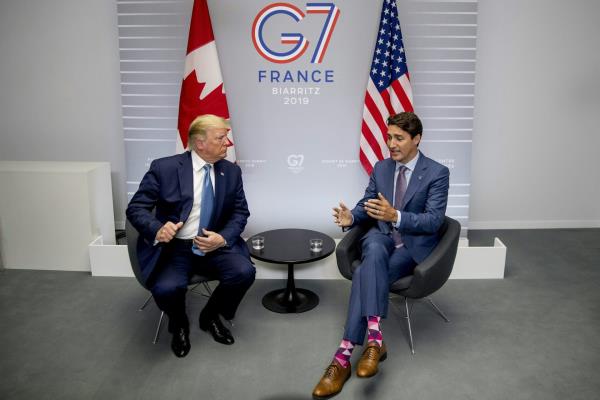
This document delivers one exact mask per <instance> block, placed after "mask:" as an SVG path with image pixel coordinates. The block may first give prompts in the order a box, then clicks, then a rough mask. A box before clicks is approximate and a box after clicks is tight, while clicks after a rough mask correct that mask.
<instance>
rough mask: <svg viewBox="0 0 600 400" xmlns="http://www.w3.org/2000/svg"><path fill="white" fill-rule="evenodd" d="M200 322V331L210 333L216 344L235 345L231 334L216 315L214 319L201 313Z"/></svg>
mask: <svg viewBox="0 0 600 400" xmlns="http://www.w3.org/2000/svg"><path fill="white" fill-rule="evenodd" d="M199 322H200V329H202V330H203V331H205V332H206V331H208V332H210V334H211V335H212V337H213V339H215V341H216V342H219V343H223V344H227V345H229V344H233V342H234V340H233V336H232V335H231V332H230V331H229V329H227V328H226V327H225V325H223V323H222V322H221V319H220V318H219V316H218V315H215V316H214V317H206V316H204V315H203V314H202V313H200V318H199Z"/></svg>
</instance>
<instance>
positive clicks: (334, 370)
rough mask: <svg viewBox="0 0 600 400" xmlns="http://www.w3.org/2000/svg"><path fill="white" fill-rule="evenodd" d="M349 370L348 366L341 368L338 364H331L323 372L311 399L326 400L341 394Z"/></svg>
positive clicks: (348, 375) (348, 376)
mask: <svg viewBox="0 0 600 400" xmlns="http://www.w3.org/2000/svg"><path fill="white" fill-rule="evenodd" d="M350 369H351V368H350V366H349V365H348V368H342V366H341V365H339V364H338V363H336V362H332V363H331V364H330V365H329V366H328V367H327V369H326V370H325V373H324V374H323V377H322V378H321V380H320V381H319V383H317V386H315V390H313V398H314V399H328V398H330V397H332V396H335V395H336V394H338V393H339V392H341V391H342V388H343V387H344V383H346V381H347V380H348V378H350V372H351V371H350Z"/></svg>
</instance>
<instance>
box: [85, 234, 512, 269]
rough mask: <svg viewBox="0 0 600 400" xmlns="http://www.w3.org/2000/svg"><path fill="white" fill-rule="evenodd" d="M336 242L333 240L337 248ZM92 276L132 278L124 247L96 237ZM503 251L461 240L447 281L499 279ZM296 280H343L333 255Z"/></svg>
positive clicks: (498, 243) (497, 244)
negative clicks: (109, 243) (106, 243)
mask: <svg viewBox="0 0 600 400" xmlns="http://www.w3.org/2000/svg"><path fill="white" fill-rule="evenodd" d="M337 243H339V239H336V244H337ZM89 250H90V263H91V270H92V275H93V276H133V273H132V270H131V264H130V263H129V254H128V252H127V246H125V245H120V246H119V245H102V237H101V236H99V237H98V238H96V240H94V241H93V242H92V243H90V245H89ZM505 260H506V247H505V246H504V244H503V243H502V242H501V241H500V239H498V238H496V240H495V241H494V246H493V247H469V244H468V240H467V239H465V238H462V239H460V241H459V246H458V252H457V255H456V261H455V263H454V269H453V271H452V275H450V279H502V278H504V264H505ZM255 263H256V278H257V279H286V278H287V265H286V264H270V263H265V262H262V261H255ZM294 276H295V278H296V279H344V278H343V277H342V275H341V274H340V272H339V271H338V268H337V261H336V258H335V253H334V254H331V255H330V256H328V257H326V258H324V259H322V260H319V261H317V262H314V263H307V264H297V265H296V266H295V267H294Z"/></svg>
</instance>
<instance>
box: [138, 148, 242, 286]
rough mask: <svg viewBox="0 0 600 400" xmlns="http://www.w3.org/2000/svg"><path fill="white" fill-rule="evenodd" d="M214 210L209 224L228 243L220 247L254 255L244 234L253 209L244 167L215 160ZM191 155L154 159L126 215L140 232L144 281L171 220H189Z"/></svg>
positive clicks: (191, 199)
mask: <svg viewBox="0 0 600 400" xmlns="http://www.w3.org/2000/svg"><path fill="white" fill-rule="evenodd" d="M214 170H215V209H214V211H213V215H212V218H211V220H210V223H209V224H208V230H209V231H214V232H217V233H219V234H221V236H223V238H225V240H226V241H227V246H226V247H222V248H220V249H218V250H216V251H220V252H234V253H241V254H243V255H245V256H247V257H250V255H249V252H248V248H247V247H246V244H245V243H244V241H243V240H242V238H241V237H240V235H241V234H242V232H243V230H244V227H245V226H246V222H247V220H248V217H249V216H250V212H249V211H248V204H247V203H246V196H245V194H244V187H243V184H242V170H241V169H240V167H238V166H237V165H235V164H233V163H231V162H229V161H227V160H220V161H217V162H216V163H215V164H214ZM192 174H193V168H192V155H191V153H190V152H189V151H186V152H185V153H182V154H177V155H174V156H171V157H165V158H160V159H157V160H154V161H153V162H152V164H151V165H150V169H149V170H148V172H146V175H144V178H143V179H142V181H141V183H140V187H139V189H138V191H137V192H136V193H135V195H134V196H133V198H132V199H131V201H130V202H129V206H128V207H127V218H128V219H129V221H130V222H131V224H132V225H133V226H134V227H135V228H136V229H137V230H138V232H139V233H140V238H139V240H138V243H137V253H138V259H139V263H140V269H141V271H142V277H143V279H144V282H146V281H147V280H148V278H149V277H150V274H151V273H152V271H153V270H154V268H155V267H156V264H157V262H158V259H159V256H160V253H161V251H162V249H163V246H164V244H162V243H159V244H157V245H156V246H155V245H154V240H155V238H156V233H157V232H158V230H159V229H160V228H161V227H162V226H163V225H164V224H165V223H166V222H167V221H171V222H173V223H178V222H180V221H183V222H185V221H186V220H187V219H188V217H189V215H190V211H191V210H192V203H193V200H194V198H193V196H194V195H193V191H194V187H193V186H194V184H193V182H194V181H193V175H192Z"/></svg>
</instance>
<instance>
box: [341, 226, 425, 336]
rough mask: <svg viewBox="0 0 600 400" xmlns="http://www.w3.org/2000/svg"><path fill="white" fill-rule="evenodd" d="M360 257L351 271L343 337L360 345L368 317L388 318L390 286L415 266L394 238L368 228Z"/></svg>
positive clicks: (362, 242)
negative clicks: (395, 243) (359, 260)
mask: <svg viewBox="0 0 600 400" xmlns="http://www.w3.org/2000/svg"><path fill="white" fill-rule="evenodd" d="M361 246H362V260H361V264H360V265H359V267H358V268H357V269H356V270H355V271H354V273H353V274H352V290H351V292H350V304H349V305H348V316H347V317H346V326H345V329H344V339H346V340H349V341H351V342H352V343H354V344H362V343H363V341H364V338H365V333H366V331H367V317H369V316H379V317H382V318H385V317H387V312H388V303H389V291H390V285H391V284H392V283H394V282H395V281H397V280H398V279H400V278H403V277H405V276H407V275H410V274H412V272H413V270H414V268H415V266H416V265H417V264H416V263H415V261H414V260H413V259H412V257H411V256H410V255H409V253H408V250H407V249H406V247H400V248H396V247H395V246H394V240H393V239H392V238H391V237H390V236H389V235H386V234H383V233H381V232H380V231H375V230H373V231H371V232H369V234H367V235H365V236H364V237H363V238H362V240H361Z"/></svg>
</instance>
